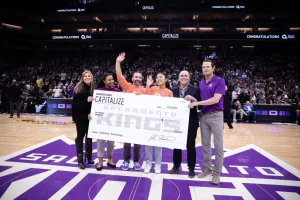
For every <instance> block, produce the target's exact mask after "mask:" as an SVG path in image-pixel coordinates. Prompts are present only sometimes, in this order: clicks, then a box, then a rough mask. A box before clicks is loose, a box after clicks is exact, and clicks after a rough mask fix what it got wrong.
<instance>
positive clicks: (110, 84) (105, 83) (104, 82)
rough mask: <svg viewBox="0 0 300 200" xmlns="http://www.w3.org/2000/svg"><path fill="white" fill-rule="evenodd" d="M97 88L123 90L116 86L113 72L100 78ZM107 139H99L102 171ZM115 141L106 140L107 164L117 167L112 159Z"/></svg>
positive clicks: (99, 164) (98, 167) (99, 156)
mask: <svg viewBox="0 0 300 200" xmlns="http://www.w3.org/2000/svg"><path fill="white" fill-rule="evenodd" d="M97 90H104V91H110V92H121V91H120V90H119V89H118V88H115V81H114V78H113V75H112V74H104V75H103V76H102V78H101V79H100V82H99V84H98V89H97ZM105 141H106V140H101V139H97V156H98V159H99V163H98V166H97V167H96V169H97V171H101V170H102V169H103V157H104V148H105ZM114 147H115V142H114V141H107V142H106V151H107V157H108V160H107V165H108V166H110V167H111V168H116V165H115V164H114V163H113V161H112V156H113V152H114Z"/></svg>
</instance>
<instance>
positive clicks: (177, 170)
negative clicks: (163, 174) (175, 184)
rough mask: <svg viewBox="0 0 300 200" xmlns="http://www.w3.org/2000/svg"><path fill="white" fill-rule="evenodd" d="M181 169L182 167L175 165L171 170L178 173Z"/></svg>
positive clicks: (171, 172) (172, 172)
mask: <svg viewBox="0 0 300 200" xmlns="http://www.w3.org/2000/svg"><path fill="white" fill-rule="evenodd" d="M179 170H180V167H176V166H174V167H173V168H172V169H171V170H170V172H169V173H170V174H177V173H178V172H179Z"/></svg>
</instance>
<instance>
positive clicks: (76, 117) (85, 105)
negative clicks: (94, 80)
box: [72, 84, 92, 122]
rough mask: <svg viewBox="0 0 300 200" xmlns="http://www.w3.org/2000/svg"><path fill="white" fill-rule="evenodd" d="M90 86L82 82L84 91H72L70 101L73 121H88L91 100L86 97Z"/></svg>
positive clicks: (88, 94)
mask: <svg viewBox="0 0 300 200" xmlns="http://www.w3.org/2000/svg"><path fill="white" fill-rule="evenodd" d="M90 88H91V87H90V86H88V85H86V84H84V92H82V93H79V94H76V93H75V91H74V95H73V102H72V118H73V121H74V122H77V121H88V120H89V119H88V114H90V112H91V108H92V102H88V101H87V99H88V97H89V96H91V94H90Z"/></svg>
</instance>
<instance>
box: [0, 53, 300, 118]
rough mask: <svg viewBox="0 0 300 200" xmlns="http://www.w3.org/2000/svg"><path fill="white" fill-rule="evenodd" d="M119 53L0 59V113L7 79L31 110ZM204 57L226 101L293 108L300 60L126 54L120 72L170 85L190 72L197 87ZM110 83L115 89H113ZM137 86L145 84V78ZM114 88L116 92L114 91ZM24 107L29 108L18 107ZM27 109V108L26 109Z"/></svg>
mask: <svg viewBox="0 0 300 200" xmlns="http://www.w3.org/2000/svg"><path fill="white" fill-rule="evenodd" d="M118 53H119V52H110V51H102V52H85V53H82V52H77V53H71V52H69V53H57V52H56V53H50V52H47V53H42V54H40V55H31V56H29V55H21V54H17V55H13V56H5V57H2V59H1V60H0V65H1V67H0V75H1V77H0V95H1V98H0V99H1V110H2V112H7V109H8V107H9V106H8V100H7V98H6V97H7V95H6V94H7V89H8V87H9V85H10V84H11V83H12V80H13V79H16V80H17V84H18V85H19V86H20V87H21V88H22V92H23V94H22V97H23V104H22V103H21V104H22V105H23V106H22V109H21V111H23V112H37V111H40V109H39V110H37V109H36V108H37V107H39V106H40V105H45V102H46V99H47V98H72V96H73V91H74V87H75V85H76V83H77V82H78V81H79V80H80V76H81V73H82V72H83V70H84V69H88V70H90V71H91V72H92V73H93V74H94V76H95V81H96V83H98V82H99V79H100V77H101V75H102V74H103V73H104V72H108V73H115V60H116V57H117V56H118ZM205 58H210V59H212V60H214V61H215V63H216V67H217V71H216V74H217V75H219V76H222V77H224V78H225V80H226V83H227V85H228V88H229V90H231V91H232V100H233V101H234V102H235V101H237V100H239V102H240V103H241V104H245V103H246V102H247V101H250V102H252V104H293V103H298V102H299V97H300V90H299V74H300V67H299V66H300V59H299V58H300V57H297V56H280V55H271V56H262V55H260V56H259V55H256V54H245V55H231V54H219V53H212V52H211V51H207V52H202V53H198V54H197V53H196V52H195V51H189V52H187V51H178V52H146V51H139V52H126V59H125V61H124V62H123V63H122V71H123V74H124V75H125V77H126V79H127V80H128V81H131V76H132V74H133V73H134V72H135V71H139V72H141V73H142V74H143V76H144V77H146V76H147V75H149V74H153V75H155V74H156V73H157V72H161V71H162V72H165V73H166V74H167V75H168V79H169V82H170V85H171V87H175V86H176V85H177V83H178V81H177V77H178V73H179V72H180V71H181V70H187V71H189V72H190V74H191V84H192V85H195V86H197V85H198V83H199V80H201V78H202V69H201V63H202V61H203V60H204V59H205ZM115 81H116V87H118V88H119V85H118V83H117V79H116V78H115ZM143 84H144V85H145V78H144V82H143ZM119 89H120V90H121V89H122V88H119ZM24 103H27V104H29V105H27V104H26V105H27V106H26V108H25V106H24ZM30 105H31V107H30Z"/></svg>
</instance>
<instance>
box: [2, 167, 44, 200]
mask: <svg viewBox="0 0 300 200" xmlns="http://www.w3.org/2000/svg"><path fill="white" fill-rule="evenodd" d="M46 171H48V170H45V169H27V170H23V171H19V172H16V173H13V174H9V175H6V176H3V177H0V197H1V196H2V195H3V194H4V193H5V191H6V190H7V188H8V187H9V186H10V184H11V183H12V182H14V181H17V180H21V179H24V178H27V177H30V176H33V175H36V174H40V173H43V172H46Z"/></svg>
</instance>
